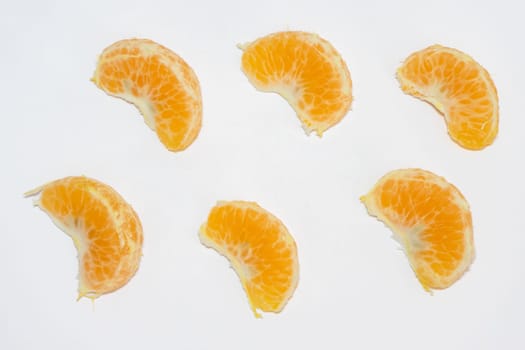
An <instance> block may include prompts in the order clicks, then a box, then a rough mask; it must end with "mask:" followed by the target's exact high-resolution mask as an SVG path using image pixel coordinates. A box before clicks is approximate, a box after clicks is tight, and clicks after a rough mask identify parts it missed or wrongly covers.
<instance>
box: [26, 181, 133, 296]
mask: <svg viewBox="0 0 525 350" xmlns="http://www.w3.org/2000/svg"><path fill="white" fill-rule="evenodd" d="M26 196H35V200H34V204H35V206H37V207H39V208H40V209H42V210H43V211H44V212H45V213H46V214H47V215H49V217H50V218H51V220H53V222H54V223H55V224H56V225H57V226H58V227H59V228H60V229H61V230H62V231H64V232H65V233H66V234H67V235H69V236H70V237H71V238H72V239H73V243H74V244H75V247H76V249H77V252H78V261H79V273H78V279H79V284H78V294H79V296H78V297H79V298H81V297H88V298H91V299H95V298H98V297H99V296H101V295H103V294H106V293H110V292H113V291H115V290H117V289H119V288H121V287H122V286H124V285H125V284H126V283H127V282H128V281H129V280H130V279H131V277H133V275H134V274H135V272H136V271H137V269H138V267H139V263H140V258H141V256H142V226H141V223H140V220H139V218H138V216H137V214H136V213H135V211H133V208H132V207H131V206H130V205H129V204H128V203H126V201H124V199H123V198H122V197H121V196H120V195H119V194H118V193H117V192H115V190H114V189H112V188H111V187H109V186H108V185H105V184H103V183H101V182H99V181H97V180H94V179H90V178H87V177H84V176H73V177H66V178H63V179H60V180H56V181H53V182H50V183H48V184H45V185H43V186H41V187H38V188H36V189H34V190H32V191H29V192H28V193H26Z"/></svg>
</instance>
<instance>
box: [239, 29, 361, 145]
mask: <svg viewBox="0 0 525 350" xmlns="http://www.w3.org/2000/svg"><path fill="white" fill-rule="evenodd" d="M240 47H241V48H242V49H243V50H244V53H243V55H242V70H243V72H244V73H245V74H246V76H247V77H248V79H249V81H250V83H251V84H252V85H254V86H255V87H256V88H257V89H258V90H261V91H266V92H276V93H278V94H280V95H281V96H282V97H284V98H285V99H286V100H287V101H288V103H289V104H290V105H291V107H292V108H293V109H294V110H295V112H296V113H297V116H298V117H299V119H300V120H301V122H302V123H303V128H304V129H305V131H306V132H307V133H309V132H311V131H312V130H314V131H316V133H317V134H318V135H319V136H321V135H322V134H323V132H324V131H326V130H327V129H328V128H330V127H332V126H333V125H335V124H337V123H338V122H339V121H340V120H341V119H342V118H343V117H344V116H345V115H346V113H347V112H348V110H349V109H350V105H351V102H352V80H351V78H350V73H349V71H348V68H347V66H346V63H345V62H344V61H343V59H342V58H341V56H340V54H339V53H338V52H337V51H336V50H335V49H334V48H333V46H332V45H331V44H330V43H329V42H328V41H326V40H324V39H323V38H321V37H319V36H318V35H316V34H311V33H305V32H280V33H274V34H270V35H268V36H265V37H263V38H260V39H257V40H256V41H254V42H253V43H249V44H245V45H241V46H240Z"/></svg>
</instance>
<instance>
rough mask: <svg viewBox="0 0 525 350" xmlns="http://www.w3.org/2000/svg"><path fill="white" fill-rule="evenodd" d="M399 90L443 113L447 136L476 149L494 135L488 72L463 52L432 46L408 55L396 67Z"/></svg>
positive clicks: (492, 88) (491, 85)
mask: <svg viewBox="0 0 525 350" xmlns="http://www.w3.org/2000/svg"><path fill="white" fill-rule="evenodd" d="M397 79H398V80H399V83H400V85H401V89H402V90H403V91H404V92H405V93H407V94H409V95H413V96H415V97H418V98H420V99H422V100H424V101H427V102H429V103H430V104H432V105H433V106H434V107H435V108H436V109H437V110H438V111H439V112H440V113H441V114H443V115H444V116H445V122H446V124H447V129H448V133H449V135H450V137H451V138H452V140H454V141H455V142H456V143H458V144H459V145H460V146H462V147H464V148H467V149H471V150H480V149H482V148H484V147H486V146H488V145H490V144H491V143H492V142H493V141H494V139H495V138H496V135H497V134H498V120H499V111H498V109H499V107H498V94H497V91H496V87H495V86H494V83H493V82H492V79H491V78H490V75H489V73H488V72H487V71H486V70H485V69H484V68H483V67H482V66H481V65H480V64H479V63H477V62H476V61H474V59H473V58H472V57H470V56H468V55H467V54H465V53H463V52H461V51H459V50H456V49H452V48H449V47H444V46H440V45H433V46H430V47H427V48H426V49H423V50H421V51H418V52H415V53H413V54H411V55H410V56H409V57H408V58H407V59H406V60H405V62H404V63H403V64H402V65H401V67H399V69H398V70H397Z"/></svg>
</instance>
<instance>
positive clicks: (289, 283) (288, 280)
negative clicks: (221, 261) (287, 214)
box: [199, 201, 299, 317]
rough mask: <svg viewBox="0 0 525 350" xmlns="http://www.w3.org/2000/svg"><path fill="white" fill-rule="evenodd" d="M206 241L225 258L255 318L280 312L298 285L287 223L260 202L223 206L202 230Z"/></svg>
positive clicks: (212, 212)
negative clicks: (237, 278) (263, 313)
mask: <svg viewBox="0 0 525 350" xmlns="http://www.w3.org/2000/svg"><path fill="white" fill-rule="evenodd" d="M199 237H200V240H201V242H202V243H203V244H204V245H205V246H207V247H210V248H213V249H215V250H216V251H217V252H219V253H220V254H222V255H224V256H225V257H226V258H227V259H228V260H229V261H230V263H231V265H232V267H233V268H234V270H235V271H236V272H237V275H238V276H239V278H240V280H241V283H242V286H243V287H244V290H245V291H246V294H247V296H248V300H249V302H250V306H251V308H252V311H253V312H254V315H255V316H256V317H260V314H259V313H258V312H257V310H262V311H266V312H280V311H281V310H282V309H283V308H284V306H285V305H286V303H287V302H288V300H289V299H290V298H291V296H292V294H293V292H294V291H295V288H296V287H297V283H298V280H299V263H298V258H297V247H296V244H295V241H294V239H293V237H292V236H291V235H290V234H289V233H288V230H287V229H286V227H285V226H284V225H283V223H282V222H281V221H280V220H279V219H277V218H276V217H275V216H273V215H272V214H271V213H269V212H268V211H266V210H264V209H263V208H261V207H260V206H259V205H257V204H256V203H252V202H244V201H232V202H219V203H218V204H217V205H216V206H215V207H213V208H212V210H211V211H210V214H209V216H208V220H207V222H206V223H204V224H203V225H202V227H201V229H200V234H199Z"/></svg>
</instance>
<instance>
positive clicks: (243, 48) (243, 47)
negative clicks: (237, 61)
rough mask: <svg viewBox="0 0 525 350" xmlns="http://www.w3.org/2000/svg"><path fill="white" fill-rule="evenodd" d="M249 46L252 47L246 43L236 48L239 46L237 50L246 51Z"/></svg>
mask: <svg viewBox="0 0 525 350" xmlns="http://www.w3.org/2000/svg"><path fill="white" fill-rule="evenodd" d="M248 45H250V43H244V44H241V43H239V44H237V45H235V46H237V48H238V49H239V50H241V51H245V50H246V48H247V47H248Z"/></svg>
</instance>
